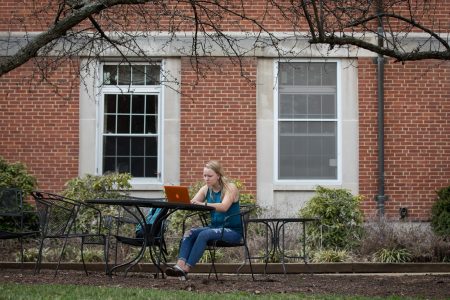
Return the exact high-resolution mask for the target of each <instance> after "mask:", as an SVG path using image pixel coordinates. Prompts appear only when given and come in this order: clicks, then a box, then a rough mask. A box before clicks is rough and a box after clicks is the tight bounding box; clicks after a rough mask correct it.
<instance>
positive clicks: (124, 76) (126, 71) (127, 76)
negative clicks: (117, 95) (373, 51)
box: [119, 65, 131, 85]
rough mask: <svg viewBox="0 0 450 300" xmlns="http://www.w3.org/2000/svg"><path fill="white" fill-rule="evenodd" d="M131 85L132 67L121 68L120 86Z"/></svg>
mask: <svg viewBox="0 0 450 300" xmlns="http://www.w3.org/2000/svg"><path fill="white" fill-rule="evenodd" d="M125 84H126V85H129V84H131V67H130V66H129V65H126V66H119V85H125Z"/></svg>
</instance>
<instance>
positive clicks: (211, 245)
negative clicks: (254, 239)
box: [180, 205, 255, 280]
mask: <svg viewBox="0 0 450 300" xmlns="http://www.w3.org/2000/svg"><path fill="white" fill-rule="evenodd" d="M254 208H255V207H254V206H253V205H251V206H247V205H242V206H241V209H240V212H239V213H237V214H234V215H230V216H228V217H226V218H225V219H224V224H225V223H226V221H227V220H228V219H229V218H231V217H234V216H236V215H239V217H240V218H241V223H242V239H241V240H240V242H239V243H229V242H227V241H224V240H223V239H222V238H221V239H219V240H214V241H209V242H208V244H207V247H206V250H208V251H209V253H210V256H211V267H210V269H209V274H208V279H209V278H210V277H211V274H212V272H213V271H214V274H215V276H216V280H219V277H218V275H217V270H216V265H215V260H216V250H217V249H218V248H234V247H244V256H245V257H244V261H243V263H242V264H241V265H240V266H239V268H238V269H237V274H239V273H240V270H241V269H242V268H243V267H244V266H245V264H246V262H247V260H248V262H249V267H250V272H251V274H252V279H253V280H255V276H254V273H253V266H252V262H251V256H250V251H249V249H248V245H247V227H248V222H247V221H248V219H249V217H250V214H251V213H252V212H253V210H254ZM193 216H198V217H199V219H200V222H201V224H202V226H208V218H209V213H205V212H197V213H193V214H189V215H187V216H186V218H185V220H184V221H183V227H182V231H183V236H184V233H185V231H186V220H187V219H189V218H191V217H193ZM223 229H224V228H222V230H223ZM222 233H223V231H222ZM180 243H181V242H180Z"/></svg>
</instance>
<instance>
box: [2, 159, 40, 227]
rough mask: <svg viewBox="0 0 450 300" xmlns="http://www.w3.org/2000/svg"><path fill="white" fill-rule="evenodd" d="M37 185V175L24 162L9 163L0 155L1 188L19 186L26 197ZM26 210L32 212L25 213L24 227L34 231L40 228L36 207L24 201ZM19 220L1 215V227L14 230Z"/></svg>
mask: <svg viewBox="0 0 450 300" xmlns="http://www.w3.org/2000/svg"><path fill="white" fill-rule="evenodd" d="M36 187H37V180H36V177H34V176H33V175H30V174H29V173H28V171H27V169H26V166H25V165H24V164H23V163H20V162H16V163H11V164H10V163H8V162H6V161H5V160H4V159H3V158H2V157H0V189H2V188H17V189H21V190H23V192H24V197H26V195H28V194H29V193H30V192H31V191H33V190H34V189H35V188H36ZM23 208H24V211H27V212H30V213H26V214H25V215H24V228H25V229H26V230H30V231H34V230H37V229H38V228H39V221H38V218H37V216H36V214H34V213H32V212H34V207H33V206H32V205H31V204H29V203H28V202H24V203H23ZM16 226H17V220H14V219H13V218H12V217H0V228H1V229H2V230H6V231H14V228H15V227H16Z"/></svg>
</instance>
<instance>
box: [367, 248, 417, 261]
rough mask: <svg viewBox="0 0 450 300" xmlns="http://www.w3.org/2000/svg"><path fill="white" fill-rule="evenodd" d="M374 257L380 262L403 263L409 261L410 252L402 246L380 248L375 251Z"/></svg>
mask: <svg viewBox="0 0 450 300" xmlns="http://www.w3.org/2000/svg"><path fill="white" fill-rule="evenodd" d="M374 259H375V261H377V262H382V263H404V262H409V261H411V254H410V253H409V251H408V250H407V249H403V248H400V249H399V248H382V249H380V250H378V251H377V252H375V254H374Z"/></svg>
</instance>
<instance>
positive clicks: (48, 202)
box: [31, 191, 79, 237]
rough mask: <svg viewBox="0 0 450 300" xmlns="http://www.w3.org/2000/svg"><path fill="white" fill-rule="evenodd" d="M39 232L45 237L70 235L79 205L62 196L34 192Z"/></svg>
mask: <svg viewBox="0 0 450 300" xmlns="http://www.w3.org/2000/svg"><path fill="white" fill-rule="evenodd" d="M31 195H32V196H33V198H34V200H35V201H36V209H37V212H38V216H39V224H40V229H41V232H42V234H43V235H44V236H46V237H57V236H65V235H67V234H69V233H70V230H71V228H72V225H73V224H74V222H75V217H76V214H77V211H78V209H79V205H78V204H77V203H75V202H73V201H70V199H67V198H65V197H63V196H59V195H55V194H50V193H45V192H39V191H34V192H32V193H31Z"/></svg>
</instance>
